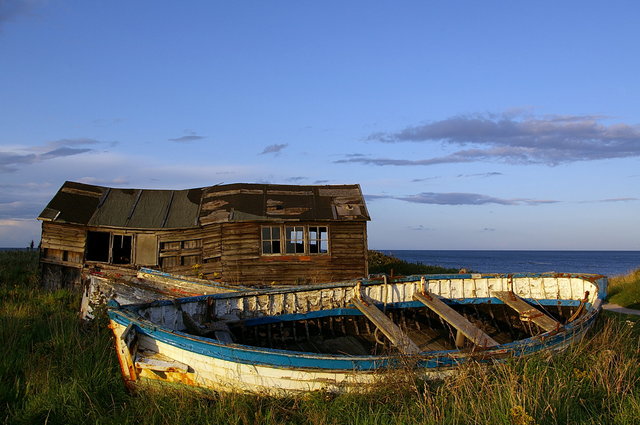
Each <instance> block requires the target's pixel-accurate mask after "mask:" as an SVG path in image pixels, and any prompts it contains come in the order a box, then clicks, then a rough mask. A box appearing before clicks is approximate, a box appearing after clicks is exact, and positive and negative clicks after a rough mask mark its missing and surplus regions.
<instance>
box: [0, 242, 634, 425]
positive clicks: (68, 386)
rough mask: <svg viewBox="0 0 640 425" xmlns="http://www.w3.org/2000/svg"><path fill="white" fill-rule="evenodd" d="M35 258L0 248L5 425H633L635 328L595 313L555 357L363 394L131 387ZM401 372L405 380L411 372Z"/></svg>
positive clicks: (104, 341)
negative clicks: (45, 284) (42, 284)
mask: <svg viewBox="0 0 640 425" xmlns="http://www.w3.org/2000/svg"><path fill="white" fill-rule="evenodd" d="M36 267H37V258H36V255H35V254H34V253H28V252H0V341H1V344H0V423H5V424H43V423H47V424H92V423H95V424H127V423H131V424H134V423H136V424H137V423H149V424H155V423H157V424H166V423H169V424H205V423H210V424H307V423H309V424H389V423H407V424H441V423H442V424H487V423H488V424H517V425H530V424H565V423H571V424H637V423H639V422H640V366H639V365H640V323H639V322H637V321H636V318H635V317H627V316H617V315H615V314H603V315H602V316H601V318H600V319H599V320H598V323H597V324H596V326H595V328H594V329H593V331H592V332H591V333H590V334H589V335H588V336H587V337H586V338H585V339H584V340H583V341H582V342H581V343H580V344H576V345H574V346H572V347H571V348H570V349H568V350H567V351H565V352H563V353H561V354H559V355H557V356H554V357H547V356H545V355H539V356H533V357H529V358H526V359H520V360H516V361H509V362H507V363H505V364H501V365H498V366H495V367H492V368H483V367H480V366H477V365H470V366H467V367H464V368H463V369H462V370H461V371H460V374H459V375H457V376H456V377H455V378H453V379H450V380H447V381H440V382H426V383H425V382H420V381H417V380H408V381H409V383H406V382H405V383H398V382H390V383H385V384H382V385H381V386H380V387H379V388H377V389H376V390H375V391H374V392H372V393H370V394H366V395H338V396H335V395H330V394H325V393H313V394H310V395H307V396H304V397H299V398H294V397H292V398H271V397H261V396H253V395H242V394H214V393H193V392H191V391H188V390H183V389H179V388H177V389H176V388H171V389H168V388H163V389H162V390H153V389H150V390H146V391H139V392H137V393H134V394H129V393H127V392H126V391H125V389H124V386H123V384H122V381H121V378H120V374H119V371H118V366H117V361H116V357H115V353H114V351H113V348H112V343H111V337H110V334H109V332H108V329H106V327H105V322H104V320H103V321H97V322H95V323H94V324H92V325H88V326H87V325H82V324H81V323H80V322H79V321H78V320H77V314H76V311H77V307H78V303H79V299H78V295H77V294H74V293H71V292H68V291H64V290H60V291H56V292H47V291H44V290H42V289H40V288H39V286H38V279H37V272H36ZM409 377H410V376H409Z"/></svg>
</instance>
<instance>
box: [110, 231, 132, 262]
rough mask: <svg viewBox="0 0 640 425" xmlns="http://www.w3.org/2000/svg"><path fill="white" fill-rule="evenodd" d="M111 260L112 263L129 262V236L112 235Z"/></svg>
mask: <svg viewBox="0 0 640 425" xmlns="http://www.w3.org/2000/svg"><path fill="white" fill-rule="evenodd" d="M111 261H112V262H113V264H130V263H131V236H127V235H113V247H112V249H111Z"/></svg>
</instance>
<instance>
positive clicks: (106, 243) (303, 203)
mask: <svg viewBox="0 0 640 425" xmlns="http://www.w3.org/2000/svg"><path fill="white" fill-rule="evenodd" d="M38 219H39V220H41V221H42V240H41V265H42V278H43V283H44V284H45V285H46V286H48V287H61V286H67V285H69V284H80V283H81V281H82V280H83V278H84V277H85V276H86V274H87V272H88V271H90V270H93V269H97V270H101V271H109V270H111V271H113V272H122V273H126V272H127V271H129V270H130V271H133V270H135V269H136V268H138V267H141V266H147V267H154V268H159V269H161V270H163V271H166V272H170V273H177V274H183V275H191V276H200V277H205V278H211V279H218V280H221V281H223V282H226V283H241V284H243V285H269V284H276V283H277V284H301V283H316V282H327V281H335V280H343V279H351V278H359V277H363V276H365V275H366V274H367V226H366V224H367V221H368V220H369V214H368V212H367V207H366V204H365V201H364V197H363V196H362V191H361V190H360V186H359V185H330V186H297V185H296V186H294V185H272V184H241V183H238V184H227V185H217V186H209V187H204V188H198V189H187V190H147V189H118V188H109V187H102V186H93V185H87V184H83V183H76V182H65V183H64V185H63V186H62V187H61V188H60V190H59V191H58V192H57V193H56V195H55V196H54V197H53V199H52V200H51V201H50V202H49V204H48V205H47V207H46V208H45V209H44V210H43V211H42V213H41V214H40V216H39V217H38Z"/></svg>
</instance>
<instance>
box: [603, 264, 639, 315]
mask: <svg viewBox="0 0 640 425" xmlns="http://www.w3.org/2000/svg"><path fill="white" fill-rule="evenodd" d="M609 301H610V302H612V303H614V304H618V305H621V306H623V307H628V308H635V309H640V269H636V270H633V271H631V272H629V273H627V274H625V275H622V276H614V277H612V278H610V279H609Z"/></svg>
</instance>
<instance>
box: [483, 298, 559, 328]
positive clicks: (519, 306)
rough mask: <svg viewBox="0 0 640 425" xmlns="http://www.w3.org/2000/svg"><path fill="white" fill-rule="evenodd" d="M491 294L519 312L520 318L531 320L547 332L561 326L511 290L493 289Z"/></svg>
mask: <svg viewBox="0 0 640 425" xmlns="http://www.w3.org/2000/svg"><path fill="white" fill-rule="evenodd" d="M492 295H493V296H494V297H496V298H498V299H499V300H500V301H502V302H503V303H505V304H506V305H508V306H509V307H511V308H512V309H514V310H515V311H517V312H518V313H519V314H520V320H522V321H525V322H527V321H528V322H533V323H535V324H536V325H538V326H540V327H541V328H542V329H544V330H545V331H547V332H551V331H555V330H558V329H561V328H562V325H561V324H560V322H558V321H556V320H555V319H552V318H551V317H549V316H547V315H546V314H544V313H543V312H542V311H540V310H538V309H537V308H535V307H533V306H532V305H531V304H529V303H527V302H526V301H525V300H523V299H522V298H520V297H519V296H518V295H517V294H516V293H515V292H513V291H495V292H492Z"/></svg>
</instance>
